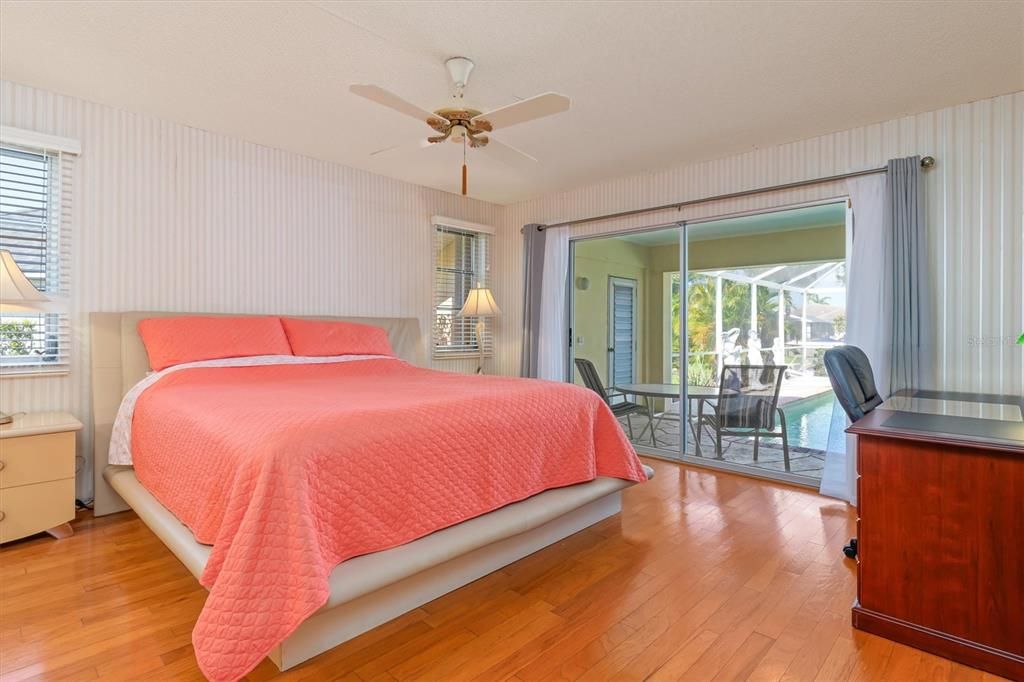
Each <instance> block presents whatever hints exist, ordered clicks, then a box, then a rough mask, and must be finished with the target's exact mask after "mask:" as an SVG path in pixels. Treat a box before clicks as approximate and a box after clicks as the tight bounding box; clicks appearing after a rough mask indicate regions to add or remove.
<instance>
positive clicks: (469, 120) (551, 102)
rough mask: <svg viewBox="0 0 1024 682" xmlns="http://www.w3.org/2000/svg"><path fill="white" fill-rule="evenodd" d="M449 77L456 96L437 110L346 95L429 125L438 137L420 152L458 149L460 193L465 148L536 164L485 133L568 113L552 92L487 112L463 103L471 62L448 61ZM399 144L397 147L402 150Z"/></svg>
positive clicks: (383, 94)
mask: <svg viewBox="0 0 1024 682" xmlns="http://www.w3.org/2000/svg"><path fill="white" fill-rule="evenodd" d="M444 65H445V68H447V70H448V75H449V76H450V77H451V79H452V83H453V84H454V86H455V94H453V95H452V102H451V103H449V105H448V106H446V107H442V108H440V109H437V110H435V111H432V112H431V111H427V110H426V109H424V108H422V107H419V106H417V105H415V104H412V103H411V102H409V101H407V100H405V99H403V98H401V97H399V96H398V95H396V94H394V93H391V92H388V91H387V90H385V89H384V88H382V87H380V86H377V85H351V86H349V90H350V91H351V92H353V93H354V94H356V95H359V96H360V97H365V98H366V99H368V100H370V101H371V102H376V103H377V104H380V105H383V106H385V107H388V108H389V109H394V110H395V111H397V112H399V113H401V114H405V115H406V116H411V117H413V118H415V119H419V120H420V121H423V122H424V123H426V124H427V125H428V126H430V127H431V128H432V129H433V130H434V132H435V133H437V134H436V135H431V136H429V137H427V138H426V139H425V140H421V142H420V144H419V146H420V147H430V146H431V145H435V144H439V143H441V142H444V141H445V140H451V141H452V142H456V143H460V144H462V149H463V153H462V194H463V195H465V194H466V191H467V189H468V184H467V183H468V177H467V169H466V148H467V147H469V148H472V149H480V150H483V151H485V152H486V153H488V154H490V155H491V156H492V157H494V158H496V159H498V160H500V161H502V162H504V163H506V164H508V165H511V166H522V164H523V162H528V163H536V161H537V159H535V158H533V157H532V156H530V155H529V154H526V153H525V152H521V151H519V150H518V149H516V148H515V147H512V146H510V145H507V144H505V143H504V142H501V141H500V140H497V139H495V138H494V137H492V136H491V135H489V133H491V132H492V131H494V130H501V129H504V128H509V127H511V126H514V125H517V124H519V123H526V122H527V121H533V120H535V119H538V118H543V117H544V116H551V115H552V114H558V113H561V112H563V111H566V110H568V109H569V104H570V101H569V98H568V97H566V96H565V95H560V94H558V93H556V92H545V93H543V94H541V95H536V96H534V97H530V98H527V99H524V100H520V101H518V102H514V103H512V104H509V105H507V106H504V107H499V108H497V109H494V110H492V111H488V112H487V113H482V112H480V111H479V110H477V109H474V108H472V107H471V106H469V105H467V104H466V103H465V101H464V95H465V90H466V84H467V83H468V82H469V74H470V73H471V72H472V71H473V67H474V64H473V60H471V59H467V58H466V57H452V58H451V59H448V60H446V61H445V63H444ZM401 146H402V145H399V147H401ZM396 148H397V147H388V148H386V149H381V150H379V151H376V152H374V154H380V153H381V152H386V151H390V150H392V149H396Z"/></svg>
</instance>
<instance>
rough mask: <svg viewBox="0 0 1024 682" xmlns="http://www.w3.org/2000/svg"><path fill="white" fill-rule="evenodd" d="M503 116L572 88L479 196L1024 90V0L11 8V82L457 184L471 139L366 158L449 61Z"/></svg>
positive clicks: (440, 89)
mask: <svg viewBox="0 0 1024 682" xmlns="http://www.w3.org/2000/svg"><path fill="white" fill-rule="evenodd" d="M452 55H465V56H468V57H471V58H472V59H474V60H475V61H476V63H477V68H476V70H475V72H474V73H473V76H472V79H471V82H470V86H469V90H468V97H469V98H470V99H471V100H472V101H473V102H475V103H476V104H477V105H478V108H480V109H483V110H487V109H490V108H494V107H498V106H501V105H504V104H508V103H510V102H513V101H515V99H516V98H523V97H529V96H531V95H534V94H537V93H540V92H543V91H548V90H555V91H559V92H562V93H564V94H566V95H568V96H570V97H571V98H572V100H573V108H572V110H570V111H569V112H567V113H564V114H560V115H557V116H553V117H551V118H549V119H544V120H540V121H535V122H532V123H527V124H523V125H522V126H518V127H516V128H512V129H510V130H508V131H505V132H503V133H501V134H500V135H498V137H500V138H501V139H503V140H504V141H506V142H508V143H510V144H512V145H514V146H517V147H519V148H521V149H523V150H524V151H526V152H528V153H529V154H531V155H533V156H535V157H537V159H539V163H538V165H537V169H536V172H533V173H529V174H523V173H520V172H516V171H513V170H511V169H508V168H506V167H504V166H503V165H502V164H501V163H500V162H497V161H492V160H490V159H488V158H484V157H481V156H480V155H474V154H473V153H472V151H471V152H470V154H471V157H470V193H471V195H472V196H475V197H478V198H481V199H485V200H490V201H495V202H499V203H507V202H512V201H516V200H520V199H525V198H529V197H533V196H537V195H541V194H546V193H550V192H555V191H559V190H563V189H567V188H570V187H574V186H579V185H583V184H586V183H590V182H594V181H599V180H604V179H609V178H613V177H618V176H623V175H629V174H635V173H642V172H645V171H653V170H656V169H660V168H664V167H668V166H674V165H679V164H683V163H690V162H694V161H698V160H703V159H709V158H718V157H722V156H726V155H729V154H734V153H738V152H742V151H745V150H749V149H752V148H755V147H763V146H767V145H772V144H778V143H782V142H787V141H792V140H797V139H801V138H806V137H811V136H814V135H818V134H823V133H827V132H831V131H836V130H844V129H847V128H852V127H856V126H859V125H864V124H867V123H872V122H876V121H881V120H886V119H891V118H895V117H898V116H900V115H903V114H909V113H915V112H921V111H927V110H931V109H936V108H940V107H943V106H948V105H950V104H956V103H961V102H966V101H970V100H974V99H979V98H983V97H989V96H992V95H996V94H1001V93H1005V92H1013V91H1017V90H1021V89H1024V2H1019V1H1009V2H955V1H944V0H943V1H938V2H931V1H926V0H921V1H919V2H888V3H883V2H874V1H869V2H860V1H856V0H854V1H849V2H819V3H811V2H767V1H766V2H729V1H721V2H713V3H711V2H470V3H456V2H328V1H324V2H298V1H285V2H277V1H263V2H245V1H231V2H221V1H217V0H214V1H208V2H178V1H175V0H164V1H162V2H121V1H116V2H106V1H103V2H96V1H82V2H47V1H32V2H23V1H21V0H4V1H3V2H2V3H0V77H2V78H4V79H6V80H11V81H15V82H19V83H25V84H28V85H33V86H36V87H41V88H46V89H49V90H54V91H57V92H61V93H66V94H71V95H76V96H79V97H83V98H86V99H89V100H92V101H96V102H101V103H104V104H108V105H113V106H118V107H122V108H125V109H128V110H131V111H140V112H145V113H149V114H152V115H156V116H159V117H162V118H166V119H170V120H173V121H177V122H181V123H185V124H188V125H192V126H196V127H199V128H204V129H207V130H212V131H216V132H219V133H223V134H227V135H232V136H236V137H242V138H244V139H248V140H251V141H254V142H259V143H262V144H266V145H270V146H274V147H280V148H284V149H289V150H293V151H296V152H300V153H303V154H308V155H311V156H315V157H319V158H323V159H328V160H332V161H337V162H340V163H343V164H346V165H349V166H355V167H358V168H364V169H367V170H370V171H373V172H377V173H381V174H384V175H389V176H392V177H395V178H400V179H403V180H408V181H411V182H415V183H419V184H422V185H427V186H431V187H437V188H440V189H444V190H448V191H457V188H458V178H459V176H458V165H459V163H460V161H461V151H460V148H459V147H457V146H456V145H442V146H438V147H433V148H430V149H426V150H418V149H411V150H410V151H407V152H392V153H389V154H383V155H378V156H375V157H371V156H370V152H372V151H374V150H377V149H380V148H382V147H387V146H391V145H394V144H401V143H412V142H415V141H416V140H417V139H418V138H419V137H420V136H422V135H424V134H425V133H426V132H429V131H427V130H426V126H422V127H421V126H419V125H418V124H417V123H416V121H414V120H412V119H407V118H405V117H403V116H401V115H399V114H397V113H394V112H391V111H388V110H385V109H382V108H380V107H377V106H374V105H373V104H371V103H369V102H366V101H364V100H362V99H360V98H358V97H355V96H353V95H351V94H350V93H349V92H348V85H349V84H350V83H376V84H378V85H381V86H383V87H385V88H387V89H389V90H392V91H393V92H396V93H398V94H400V95H403V96H405V97H407V98H409V99H410V100H412V101H414V102H416V103H418V104H420V105H422V106H424V107H426V108H429V109H433V108H437V107H439V106H441V105H442V104H444V103H445V100H446V98H447V96H448V84H447V77H446V74H445V71H444V67H443V61H444V59H445V58H446V57H449V56H452Z"/></svg>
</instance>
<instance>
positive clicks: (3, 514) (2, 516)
mask: <svg viewBox="0 0 1024 682" xmlns="http://www.w3.org/2000/svg"><path fill="white" fill-rule="evenodd" d="M5 518H7V514H6V513H5V512H3V511H2V510H0V521H3V520H4V519H5Z"/></svg>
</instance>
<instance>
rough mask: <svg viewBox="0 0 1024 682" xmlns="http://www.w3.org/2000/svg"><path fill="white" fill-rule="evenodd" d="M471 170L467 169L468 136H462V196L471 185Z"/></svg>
mask: <svg viewBox="0 0 1024 682" xmlns="http://www.w3.org/2000/svg"><path fill="white" fill-rule="evenodd" d="M468 175H469V172H468V170H467V169H466V136H465V135H463V136H462V196H466V189H467V187H468V185H469V183H468V182H467V178H468Z"/></svg>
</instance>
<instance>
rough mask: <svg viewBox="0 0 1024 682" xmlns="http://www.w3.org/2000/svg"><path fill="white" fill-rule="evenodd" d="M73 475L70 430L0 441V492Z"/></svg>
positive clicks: (73, 448)
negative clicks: (4, 489)
mask: <svg viewBox="0 0 1024 682" xmlns="http://www.w3.org/2000/svg"><path fill="white" fill-rule="evenodd" d="M74 475H75V433H74V431H65V432H63V433H45V434H39V435H34V436H18V437H16V438H4V439H3V440H0V489H3V488H11V487H14V486H23V485H27V484H30V483H41V482H43V481H56V480H59V479H65V478H74ZM71 499H72V500H74V495H72V497H71Z"/></svg>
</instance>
